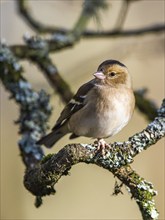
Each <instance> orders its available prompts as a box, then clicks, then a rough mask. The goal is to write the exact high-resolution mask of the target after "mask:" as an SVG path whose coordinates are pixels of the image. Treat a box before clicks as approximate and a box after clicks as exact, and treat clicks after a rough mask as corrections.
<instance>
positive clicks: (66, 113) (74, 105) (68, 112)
mask: <svg viewBox="0 0 165 220" xmlns="http://www.w3.org/2000/svg"><path fill="white" fill-rule="evenodd" d="M94 86H95V84H94V82H93V80H91V81H89V82H87V83H85V84H84V85H82V86H81V87H80V88H79V89H78V91H77V93H76V94H75V95H74V96H73V98H72V99H71V100H70V102H69V103H68V104H67V105H66V106H65V108H64V109H63V111H62V112H61V115H60V117H59V118H58V120H57V122H56V124H55V126H54V127H53V128H52V130H56V129H59V128H60V127H61V126H62V125H63V124H64V123H65V122H66V121H68V119H69V118H70V117H71V116H72V115H73V114H74V113H75V112H77V111H78V110H80V109H81V108H82V107H83V106H84V100H85V98H86V96H87V93H88V92H89V91H90V90H91V89H92V88H93V87H94Z"/></svg>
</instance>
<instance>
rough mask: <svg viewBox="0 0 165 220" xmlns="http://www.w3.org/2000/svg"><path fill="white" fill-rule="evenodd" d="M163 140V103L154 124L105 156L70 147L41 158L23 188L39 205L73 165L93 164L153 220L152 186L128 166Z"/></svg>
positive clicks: (84, 147) (86, 146)
mask: <svg viewBox="0 0 165 220" xmlns="http://www.w3.org/2000/svg"><path fill="white" fill-rule="evenodd" d="M164 136H165V100H163V103H162V106H161V108H160V109H159V110H158V115H157V117H156V118H155V120H154V121H152V122H151V123H150V124H149V125H148V126H147V127H146V128H145V129H144V130H143V131H142V132H140V133H138V134H135V135H133V136H132V137H130V138H129V139H128V141H126V142H123V143H118V142H115V143H113V144H110V149H106V151H105V155H104V156H103V155H102V154H100V152H98V151H97V150H96V146H95V144H69V145H67V146H65V147H64V148H62V149H61V150H60V151H59V152H58V153H57V154H55V155H48V156H46V157H45V158H43V160H42V161H41V164H40V165H39V166H37V167H36V168H33V169H28V170H27V172H26V174H25V178H24V184H25V187H26V188H27V189H28V190H29V191H30V192H32V193H33V194H34V195H36V196H37V198H40V201H41V197H42V196H45V195H50V194H52V193H53V194H54V192H55V189H54V185H55V184H56V183H57V182H58V180H59V179H60V178H61V177H62V176H63V175H66V174H67V173H68V171H69V170H70V169H71V167H72V166H73V165H75V164H77V163H82V162H84V163H87V164H89V163H91V164H96V165H98V166H100V167H103V168H104V169H107V170H109V171H110V172H112V173H113V174H114V175H115V176H117V177H118V178H119V179H120V180H121V181H122V182H123V183H124V184H125V185H126V186H128V187H129V190H130V192H131V195H132V197H133V198H134V199H135V200H136V202H137V203H138V205H139V207H140V210H141V212H142V215H143V218H144V219H156V218H155V216H158V213H157V211H156V208H155V203H154V200H153V196H154V195H156V193H155V191H154V190H153V186H152V184H151V183H148V182H147V181H146V180H144V179H143V178H141V177H140V176H139V175H138V174H136V172H135V171H133V170H132V169H131V167H130V166H129V164H130V163H132V162H133V157H135V156H136V155H137V154H139V153H140V152H141V151H143V150H145V149H147V148H148V147H149V146H151V145H153V144H155V143H156V142H157V141H158V140H160V139H161V138H162V137H164ZM37 205H38V206H39V205H40V204H39V203H38V204H37Z"/></svg>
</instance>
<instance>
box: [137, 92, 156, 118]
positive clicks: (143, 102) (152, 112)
mask: <svg viewBox="0 0 165 220" xmlns="http://www.w3.org/2000/svg"><path fill="white" fill-rule="evenodd" d="M146 93H147V89H139V90H136V91H135V92H134V94H135V99H136V107H137V109H138V110H139V111H140V112H141V113H142V114H144V115H145V117H146V119H148V121H152V120H153V119H154V118H155V117H156V115H157V109H158V107H157V106H156V104H155V102H154V101H152V100H150V99H148V98H146Z"/></svg>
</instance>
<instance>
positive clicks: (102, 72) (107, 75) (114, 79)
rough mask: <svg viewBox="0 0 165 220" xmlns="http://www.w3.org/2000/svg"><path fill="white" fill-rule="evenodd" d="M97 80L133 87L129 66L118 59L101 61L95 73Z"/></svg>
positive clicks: (102, 82)
mask: <svg viewBox="0 0 165 220" xmlns="http://www.w3.org/2000/svg"><path fill="white" fill-rule="evenodd" d="M93 75H94V76H95V78H96V80H97V82H98V83H99V82H100V83H101V84H107V85H110V86H112V87H117V86H119V85H123V86H126V87H128V88H130V87H131V79H130V75H129V72H128V69H127V67H126V66H125V65H124V64H122V63H120V62H119V61H117V60H106V61H104V62H103V63H101V64H100V65H99V67H98V69H97V72H96V73H94V74H93Z"/></svg>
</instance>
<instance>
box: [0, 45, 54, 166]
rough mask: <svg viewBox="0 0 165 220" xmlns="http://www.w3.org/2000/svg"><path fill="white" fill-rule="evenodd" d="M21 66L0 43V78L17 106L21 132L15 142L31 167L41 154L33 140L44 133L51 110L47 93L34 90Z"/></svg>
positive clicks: (27, 164)
mask: <svg viewBox="0 0 165 220" xmlns="http://www.w3.org/2000/svg"><path fill="white" fill-rule="evenodd" d="M22 73H23V69H22V67H21V65H20V64H19V63H18V61H17V60H16V58H15V57H14V55H13V54H12V52H11V51H10V50H9V48H8V47H7V46H5V45H1V47H0V79H1V81H2V83H3V84H4V87H5V88H6V89H7V90H8V91H9V92H10V93H11V97H10V98H12V99H14V100H15V102H16V103H17V104H18V105H19V107H20V115H19V118H18V120H17V121H16V123H17V124H19V125H20V129H19V133H20V134H22V138H21V140H20V141H19V142H18V144H19V148H20V151H21V156H22V160H23V162H24V164H25V165H26V166H27V167H34V166H35V165H36V164H37V163H38V162H39V161H40V160H41V159H42V157H43V156H44V153H43V150H42V148H41V147H40V146H39V145H36V141H37V140H38V139H39V138H40V137H41V136H43V135H44V134H45V133H46V130H47V129H48V124H47V122H48V120H49V117H50V114H51V110H52V109H51V107H50V105H49V96H48V95H47V94H46V93H45V92H44V91H43V90H41V91H40V92H36V91H34V90H33V89H32V88H31V84H30V83H29V82H27V81H26V79H25V78H24V77H23V76H22Z"/></svg>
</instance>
